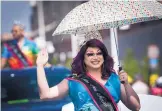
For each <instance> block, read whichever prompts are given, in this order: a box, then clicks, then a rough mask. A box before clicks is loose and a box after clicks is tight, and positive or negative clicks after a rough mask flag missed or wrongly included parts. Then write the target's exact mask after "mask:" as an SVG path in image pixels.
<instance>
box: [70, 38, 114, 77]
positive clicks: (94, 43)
mask: <svg viewBox="0 0 162 111" xmlns="http://www.w3.org/2000/svg"><path fill="white" fill-rule="evenodd" d="M88 47H98V48H99V49H100V50H101V51H102V53H103V57H104V63H103V67H102V78H103V79H106V78H107V77H109V76H110V74H111V72H114V69H113V66H114V61H113V59H112V57H110V56H109V54H108V51H107V49H106V47H105V45H104V44H103V43H102V42H101V41H99V40H97V39H91V40H89V41H88V42H86V44H85V45H83V46H82V47H81V49H80V51H79V52H78V54H77V56H76V57H75V58H74V60H73V62H72V65H71V67H72V69H71V71H72V73H73V74H74V73H75V74H78V75H79V74H86V69H85V65H84V54H85V53H86V50H87V48H88Z"/></svg>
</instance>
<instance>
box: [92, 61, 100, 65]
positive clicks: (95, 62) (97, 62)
mask: <svg viewBox="0 0 162 111" xmlns="http://www.w3.org/2000/svg"><path fill="white" fill-rule="evenodd" d="M91 63H92V64H93V65H98V64H99V63H100V61H94V62H91Z"/></svg>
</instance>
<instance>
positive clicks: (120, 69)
mask: <svg viewBox="0 0 162 111" xmlns="http://www.w3.org/2000/svg"><path fill="white" fill-rule="evenodd" d="M122 70H123V68H122V67H121V66H119V72H120V71H122ZM121 83H122V84H124V83H125V82H124V81H121Z"/></svg>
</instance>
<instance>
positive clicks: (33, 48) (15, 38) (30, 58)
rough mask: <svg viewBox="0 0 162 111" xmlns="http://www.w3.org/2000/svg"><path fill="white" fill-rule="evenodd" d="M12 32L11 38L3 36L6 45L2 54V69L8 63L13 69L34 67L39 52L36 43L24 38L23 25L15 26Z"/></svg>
mask: <svg viewBox="0 0 162 111" xmlns="http://www.w3.org/2000/svg"><path fill="white" fill-rule="evenodd" d="M11 32H12V36H10V37H9V36H7V35H3V36H2V38H3V41H4V43H3V46H2V53H1V69H2V68H4V67H5V65H6V63H8V64H9V67H10V68H12V69H20V68H24V67H31V66H33V65H34V64H35V60H36V55H37V54H38V51H39V48H38V47H37V45H36V43H35V42H33V41H31V40H29V39H28V38H27V37H25V36H24V33H25V32H24V26H23V25H22V24H18V23H16V24H14V25H13V27H12V31H11ZM5 37H6V38H5Z"/></svg>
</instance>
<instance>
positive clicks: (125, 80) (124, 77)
mask: <svg viewBox="0 0 162 111" xmlns="http://www.w3.org/2000/svg"><path fill="white" fill-rule="evenodd" d="M118 74H119V78H120V81H121V82H122V83H124V84H128V74H127V73H126V72H125V71H124V70H121V71H120V72H119V73H118Z"/></svg>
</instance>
